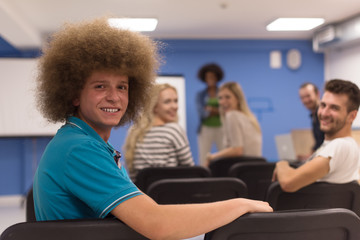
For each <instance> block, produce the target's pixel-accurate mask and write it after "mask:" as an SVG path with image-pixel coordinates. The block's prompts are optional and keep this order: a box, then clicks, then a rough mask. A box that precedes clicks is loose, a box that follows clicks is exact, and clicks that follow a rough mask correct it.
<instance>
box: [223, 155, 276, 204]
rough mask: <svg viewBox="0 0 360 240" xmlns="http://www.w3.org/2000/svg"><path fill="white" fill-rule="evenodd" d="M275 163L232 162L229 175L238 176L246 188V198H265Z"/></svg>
mask: <svg viewBox="0 0 360 240" xmlns="http://www.w3.org/2000/svg"><path fill="white" fill-rule="evenodd" d="M274 168H275V163H273V162H257V161H254V162H243V163H236V164H234V165H233V166H232V167H231V168H230V170H229V174H228V175H229V177H235V178H239V179H241V180H242V181H244V182H245V184H246V186H247V188H248V198H250V199H256V200H265V197H266V192H267V190H268V188H269V186H270V184H271V179H272V175H273V171H274Z"/></svg>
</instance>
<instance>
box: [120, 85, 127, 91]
mask: <svg viewBox="0 0 360 240" xmlns="http://www.w3.org/2000/svg"><path fill="white" fill-rule="evenodd" d="M119 89H120V90H128V86H125V85H124V86H119Z"/></svg>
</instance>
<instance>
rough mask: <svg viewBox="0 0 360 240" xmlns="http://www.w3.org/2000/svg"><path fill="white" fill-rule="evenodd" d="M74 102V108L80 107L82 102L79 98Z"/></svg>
mask: <svg viewBox="0 0 360 240" xmlns="http://www.w3.org/2000/svg"><path fill="white" fill-rule="evenodd" d="M72 102H73V105H74V107H78V106H80V100H79V99H78V98H75V99H74V100H73V101H72Z"/></svg>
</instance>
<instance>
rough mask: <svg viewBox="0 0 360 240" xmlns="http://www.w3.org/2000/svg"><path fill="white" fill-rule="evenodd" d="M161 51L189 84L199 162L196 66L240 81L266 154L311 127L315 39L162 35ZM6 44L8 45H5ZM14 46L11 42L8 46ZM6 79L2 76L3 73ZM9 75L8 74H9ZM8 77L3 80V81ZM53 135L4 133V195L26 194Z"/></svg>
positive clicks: (170, 70)
mask: <svg viewBox="0 0 360 240" xmlns="http://www.w3.org/2000/svg"><path fill="white" fill-rule="evenodd" d="M163 42H164V43H165V46H164V47H163V48H162V50H161V53H162V55H163V56H164V60H165V63H164V64H163V65H162V67H161V69H160V71H159V74H182V75H183V76H184V77H185V81H186V82H185V85H186V111H187V113H186V114H187V134H188V137H189V141H190V145H191V146H190V147H191V150H192V152H193V156H194V158H195V159H196V161H197V156H198V152H197V137H196V129H197V126H198V124H199V119H198V116H197V112H196V107H195V104H194V103H195V96H196V93H197V92H198V91H199V90H201V89H203V88H204V87H205V86H204V84H203V83H202V82H200V81H199V80H198V79H197V78H196V75H197V70H198V69H199V68H200V67H201V66H202V65H203V64H205V63H207V62H217V63H219V64H220V65H221V66H222V67H223V68H224V71H225V78H224V80H223V81H224V82H225V81H237V82H239V83H240V84H241V85H242V87H243V90H244V92H245V95H246V97H247V99H248V101H249V105H250V107H251V109H252V110H253V111H254V112H255V113H256V115H257V117H258V119H259V121H260V125H261V127H262V131H263V155H264V156H265V157H266V158H267V159H268V160H269V161H276V160H277V153H276V148H275V142H274V136H275V135H276V134H282V133H287V132H289V131H290V130H291V129H295V128H309V127H310V119H309V117H308V115H309V113H308V112H307V110H306V109H305V108H304V107H303V106H302V104H301V102H300V100H299V97H298V88H299V86H300V85H301V84H302V83H303V82H304V81H311V82H313V83H315V84H316V85H317V86H318V87H319V88H320V89H321V88H322V86H323V81H324V57H323V54H318V53H314V52H313V51H312V43H311V41H305V40H304V41H299V40H164V41H163ZM4 46H5V47H4ZM10 48H11V46H10ZM10 48H7V47H6V44H3V43H1V41H0V57H9V56H11V57H26V56H31V55H32V54H33V55H34V56H36V54H38V51H36V50H29V51H27V52H21V51H18V50H16V49H10ZM292 48H296V49H298V50H299V51H300V52H301V54H302V65H301V67H300V68H299V69H298V70H295V71H294V70H290V69H288V68H287V67H286V52H287V51H288V50H289V49H292ZM273 50H279V51H281V52H282V59H283V61H282V63H283V66H282V67H281V68H280V69H271V68H270V67H269V54H270V52H271V51H273ZM3 79H4V78H3ZM5 79H6V78H5ZM3 81H4V80H3ZM126 130H127V127H125V128H119V129H115V130H114V131H113V133H112V136H111V138H110V141H111V143H112V144H113V145H114V146H115V147H116V148H118V149H121V147H122V145H123V143H124V139H125V137H126ZM49 140H50V138H3V139H1V138H0V154H1V157H0V180H1V185H0V195H1V194H18V193H24V192H26V190H27V189H28V187H29V186H30V185H31V179H32V174H33V171H34V169H35V168H36V163H37V161H38V159H39V158H40V155H41V152H42V151H43V149H44V148H45V146H46V144H47V142H48V141H49Z"/></svg>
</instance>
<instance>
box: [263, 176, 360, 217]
mask: <svg viewBox="0 0 360 240" xmlns="http://www.w3.org/2000/svg"><path fill="white" fill-rule="evenodd" d="M266 201H267V202H269V204H270V205H271V206H272V207H273V209H274V210H288V209H318V208H346V209H349V210H352V211H354V212H355V213H356V214H357V215H359V216H360V204H359V203H360V185H359V184H358V183H357V182H356V181H354V182H350V183H345V184H334V183H326V182H316V183H313V184H311V185H309V186H306V187H304V188H302V189H300V190H298V191H296V192H293V193H288V192H284V191H282V189H281V187H280V184H279V183H278V182H274V183H272V184H271V185H270V187H269V189H268V192H267V196H266Z"/></svg>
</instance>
